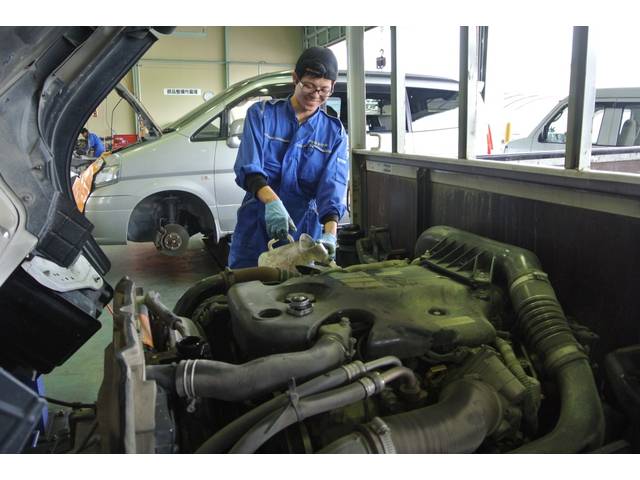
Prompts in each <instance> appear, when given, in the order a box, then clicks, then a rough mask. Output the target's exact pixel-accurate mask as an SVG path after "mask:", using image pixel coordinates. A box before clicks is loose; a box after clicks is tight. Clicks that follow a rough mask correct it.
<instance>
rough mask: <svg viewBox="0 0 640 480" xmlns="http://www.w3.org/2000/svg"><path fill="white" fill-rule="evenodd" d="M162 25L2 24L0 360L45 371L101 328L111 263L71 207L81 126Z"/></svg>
mask: <svg viewBox="0 0 640 480" xmlns="http://www.w3.org/2000/svg"><path fill="white" fill-rule="evenodd" d="M172 30H173V29H172V28H169V27H161V28H153V27H2V28H0V45H2V51H3V53H2V61H1V62H0V308H1V309H2V317H3V321H4V328H5V329H6V330H5V331H7V332H11V333H12V334H11V335H2V336H1V338H0V365H4V366H7V365H8V366H15V367H24V368H31V369H34V370H36V371H39V372H44V373H46V372H48V371H51V370H52V369H53V368H54V367H55V366H56V365H60V364H61V363H62V362H63V361H64V360H66V359H67V358H68V357H69V356H71V354H73V353H74V352H75V351H76V350H77V349H78V348H79V347H80V346H81V345H82V344H83V343H84V342H85V341H86V340H87V339H88V338H89V337H90V336H91V335H92V334H93V333H95V331H96V330H97V329H98V328H100V323H99V322H98V321H97V317H98V315H99V314H100V312H101V311H102V308H103V307H104V305H105V304H106V303H107V302H108V301H109V300H110V298H111V296H112V289H111V287H110V286H109V285H108V284H107V283H106V282H104V281H103V279H102V276H103V275H104V274H105V273H106V272H107V271H108V270H109V267H110V264H109V261H108V259H107V257H106V256H105V254H104V253H103V252H102V250H101V249H100V248H99V247H98V245H97V244H96V242H95V240H94V239H93V237H92V236H91V231H92V229H93V225H92V224H91V223H90V222H89V221H88V220H87V219H86V218H85V217H84V216H83V215H82V214H81V213H80V212H79V211H78V210H77V209H76V207H75V204H74V201H73V196H72V193H71V180H70V176H69V166H70V162H71V158H72V152H73V148H74V143H75V141H76V139H77V137H78V134H79V132H80V128H81V127H82V126H83V125H84V124H85V123H86V121H87V119H88V118H89V115H90V114H91V112H93V111H94V110H95V108H96V107H97V106H98V105H99V104H100V102H101V101H102V100H103V99H104V98H105V97H106V96H107V94H108V93H109V92H110V91H111V90H112V89H113V88H114V87H115V86H116V84H117V83H118V81H119V80H120V79H121V78H122V77H123V76H124V75H125V74H126V73H127V72H128V71H129V70H130V69H131V67H132V66H133V65H134V64H135V62H136V61H137V60H138V59H139V58H140V57H141V56H142V55H143V54H144V53H145V52H146V51H147V50H148V49H149V48H150V47H151V45H152V44H153V43H154V42H155V41H156V40H157V39H158V37H159V35H158V34H159V33H170V32H171V31H172Z"/></svg>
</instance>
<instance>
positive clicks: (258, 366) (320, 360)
mask: <svg viewBox="0 0 640 480" xmlns="http://www.w3.org/2000/svg"><path fill="white" fill-rule="evenodd" d="M324 332H329V333H324ZM350 333H351V327H350V326H349V324H348V322H345V323H344V324H334V325H327V326H323V327H321V328H320V334H321V336H320V339H319V340H318V341H317V342H316V344H315V345H314V346H313V347H311V348H310V349H308V350H305V351H302V352H292V353H285V354H275V355H269V356H267V357H262V358H258V359H256V360H252V361H250V362H247V363H245V364H242V365H233V364H229V363H225V362H218V361H214V360H187V361H183V362H180V363H179V364H178V367H177V369H176V376H175V386H176V391H177V392H178V395H179V396H183V397H184V396H187V397H205V398H215V399H218V400H224V401H228V402H240V401H244V400H248V399H251V398H254V397H257V396H260V395H263V394H265V393H269V392H272V391H273V390H275V389H277V388H280V387H282V386H283V385H286V384H287V382H288V381H289V379H291V378H295V379H300V378H308V377H311V376H314V375H318V374H321V373H324V372H326V371H327V370H330V369H331V368H334V367H336V366H338V365H341V364H342V363H343V362H344V360H345V359H346V358H347V352H348V342H349V335H350Z"/></svg>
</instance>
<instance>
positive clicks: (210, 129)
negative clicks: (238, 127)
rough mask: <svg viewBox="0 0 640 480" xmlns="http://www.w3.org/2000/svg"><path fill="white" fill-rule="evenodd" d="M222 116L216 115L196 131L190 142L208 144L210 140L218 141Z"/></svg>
mask: <svg viewBox="0 0 640 480" xmlns="http://www.w3.org/2000/svg"><path fill="white" fill-rule="evenodd" d="M221 119H222V116H221V115H218V116H217V117H215V118H214V119H213V120H211V121H210V122H209V123H207V124H206V125H205V126H204V127H203V128H201V129H200V130H198V131H197V132H196V133H195V135H193V137H191V140H192V141H194V142H210V141H212V140H218V139H219V138H220V130H221V124H222V120H221Z"/></svg>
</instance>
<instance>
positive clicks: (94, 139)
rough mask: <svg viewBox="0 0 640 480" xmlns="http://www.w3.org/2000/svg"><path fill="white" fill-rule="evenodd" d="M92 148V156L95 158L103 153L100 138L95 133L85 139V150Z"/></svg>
mask: <svg viewBox="0 0 640 480" xmlns="http://www.w3.org/2000/svg"><path fill="white" fill-rule="evenodd" d="M92 148H93V149H94V155H95V156H96V158H97V157H99V156H100V155H102V154H103V153H104V143H102V140H100V137H98V136H97V135H96V134H95V133H90V134H89V137H88V138H87V150H91V149H92Z"/></svg>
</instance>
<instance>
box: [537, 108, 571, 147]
mask: <svg viewBox="0 0 640 480" xmlns="http://www.w3.org/2000/svg"><path fill="white" fill-rule="evenodd" d="M568 110H569V109H568V108H567V107H566V106H565V107H564V108H563V109H562V110H561V111H560V112H558V113H557V114H556V115H555V116H554V117H553V119H552V120H551V121H550V122H549V123H548V124H547V125H545V127H544V129H543V131H542V135H541V138H540V141H541V142H542V143H559V144H563V143H565V142H566V138H567V115H568V114H567V111H568Z"/></svg>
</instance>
